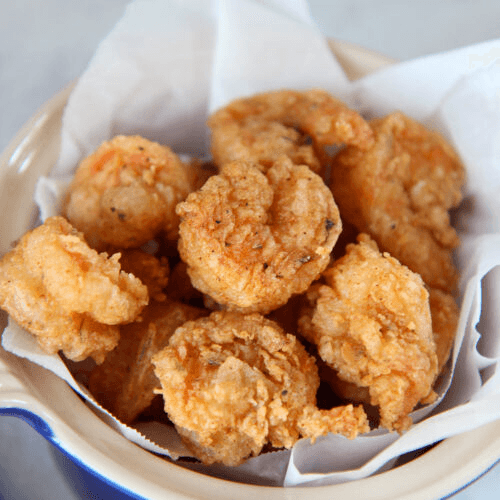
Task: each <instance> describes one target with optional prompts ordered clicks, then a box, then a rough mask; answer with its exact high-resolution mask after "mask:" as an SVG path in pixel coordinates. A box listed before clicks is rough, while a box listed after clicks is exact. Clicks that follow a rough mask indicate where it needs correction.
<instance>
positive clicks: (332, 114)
mask: <svg viewBox="0 0 500 500" xmlns="http://www.w3.org/2000/svg"><path fill="white" fill-rule="evenodd" d="M208 126H209V127H210V129H211V151H212V155H213V157H214V160H215V162H216V164H217V165H219V166H222V165H224V164H225V163H228V162H231V161H234V160H245V161H251V162H253V163H256V164H259V165H260V166H261V167H262V168H263V169H266V168H269V167H270V166H271V165H272V164H273V163H274V161H276V160H277V159H278V158H279V157H280V156H281V155H282V154H285V155H287V156H289V157H290V159H291V160H292V161H293V162H294V163H296V164H306V165H308V166H309V167H310V168H311V170H313V171H315V172H317V173H320V170H321V162H320V158H322V157H323V155H324V152H323V148H324V146H331V145H338V144H351V145H356V146H357V147H359V148H362V149H366V148H367V147H369V146H370V145H371V144H372V142H373V133H372V131H371V129H370V127H369V126H368V124H367V123H366V121H365V120H364V119H363V118H362V117H361V115H359V114H358V113H357V112H356V111H354V110H352V109H350V108H348V107H347V106H346V105H345V104H344V103H343V102H341V101H340V100H338V99H336V98H335V97H333V96H332V95H330V94H329V93H328V92H326V91H324V90H319V89H312V90H307V91H302V92H300V91H295V90H278V91H273V92H265V93H262V94H256V95H253V96H250V97H246V98H242V99H236V100H234V101H232V102H231V103H229V104H228V105H227V106H225V107H224V108H222V109H220V110H217V111H216V112H215V113H214V114H213V115H212V116H211V117H210V118H209V120H208ZM309 142H310V143H309Z"/></svg>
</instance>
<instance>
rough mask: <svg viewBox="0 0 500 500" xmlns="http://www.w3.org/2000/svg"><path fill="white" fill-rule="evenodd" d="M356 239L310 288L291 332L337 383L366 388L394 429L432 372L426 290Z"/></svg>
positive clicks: (423, 392) (401, 426) (428, 387)
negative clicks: (311, 347)
mask: <svg viewBox="0 0 500 500" xmlns="http://www.w3.org/2000/svg"><path fill="white" fill-rule="evenodd" d="M358 240H359V243H358V244H351V245H348V246H347V254H346V255H345V256H344V257H342V258H340V259H339V260H338V261H336V262H335V263H334V264H333V265H332V266H331V267H330V268H328V269H327V270H326V271H325V272H324V273H323V277H324V279H325V281H326V285H321V284H318V285H314V286H313V287H311V289H310V291H309V292H308V299H309V301H310V306H309V308H306V310H305V311H304V313H303V315H302V316H301V318H300V319H299V330H300V332H301V333H302V334H303V335H304V336H305V337H306V338H307V339H308V340H309V341H310V342H313V343H314V344H316V346H317V348H318V353H319V355H320V357H321V358H322V359H323V361H325V362H326V363H327V364H328V365H330V366H331V367H332V368H334V370H335V371H336V372H337V375H338V378H339V379H340V380H343V381H346V382H347V383H349V384H356V385H357V386H360V387H361V388H368V389H369V394H370V402H371V404H372V405H374V406H378V407H379V411H380V416H381V425H382V426H383V427H386V428H388V429H396V430H398V431H401V430H405V429H407V428H408V427H409V426H410V425H411V418H410V417H409V416H408V415H409V413H410V412H411V411H412V410H413V409H414V407H415V406H416V405H417V404H418V403H419V402H420V401H421V400H423V399H424V398H427V397H429V396H430V394H432V392H433V391H432V386H433V383H434V380H435V379H436V376H437V373H438V371H437V370H438V361H437V356H436V345H435V342H434V338H433V333H432V324H431V314H430V308H429V297H428V292H427V290H426V289H425V286H424V283H423V282H422V280H421V278H420V276H418V275H417V274H415V273H413V272H411V271H410V270H409V269H408V268H407V267H405V266H403V265H401V264H400V263H399V262H398V261H397V260H396V259H394V258H393V257H391V256H390V255H388V254H384V255H382V254H381V253H380V252H379V251H378V249H377V246H376V244H375V243H374V242H373V240H370V238H369V237H368V236H367V235H360V237H359V238H358Z"/></svg>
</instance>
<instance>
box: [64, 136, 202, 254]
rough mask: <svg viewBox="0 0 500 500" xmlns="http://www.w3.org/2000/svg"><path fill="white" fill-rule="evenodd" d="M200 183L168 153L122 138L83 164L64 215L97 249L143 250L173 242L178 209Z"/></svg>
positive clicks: (151, 144) (156, 146)
mask: <svg viewBox="0 0 500 500" xmlns="http://www.w3.org/2000/svg"><path fill="white" fill-rule="evenodd" d="M199 180H200V179H199V176H198V174H197V173H196V172H195V170H193V169H191V168H190V166H189V165H188V164H185V163H183V162H182V161H181V160H180V159H179V158H178V157H177V155H175V154H174V153H173V152H172V151H171V150H170V149H169V148H167V147H165V146H162V145H160V144H157V143H155V142H151V141H149V140H147V139H144V138H142V137H139V136H123V135H119V136H116V137H114V138H113V139H112V140H110V141H107V142H104V143H103V144H102V145H101V146H100V147H99V148H98V149H97V150H96V151H95V152H94V153H93V154H91V155H90V156H88V157H87V158H85V159H84V160H83V161H82V162H81V163H80V165H79V166H78V169H77V171H76V173H75V176H74V179H73V182H72V184H71V186H70V188H69V191H68V194H67V198H66V201H65V204H64V207H63V212H64V214H65V215H66V216H67V218H68V219H69V221H70V222H71V223H72V224H73V225H74V226H75V227H76V228H77V229H78V230H79V231H82V232H83V233H84V234H85V238H86V239H87V241H88V242H89V244H90V245H91V246H92V247H94V248H98V249H102V248H103V247H104V246H106V245H111V246H114V247H116V248H131V247H139V246H141V245H142V244H144V243H146V242H147V241H149V240H150V239H152V238H154V237H155V236H156V235H157V234H159V233H165V234H166V235H167V237H168V238H170V239H174V240H175V239H176V238H177V228H178V223H179V221H178V217H177V216H176V214H175V206H176V204H177V203H178V202H179V201H182V200H183V199H184V198H185V197H186V196H187V195H188V193H189V192H190V191H192V190H193V189H194V188H195V187H196V186H197V183H199Z"/></svg>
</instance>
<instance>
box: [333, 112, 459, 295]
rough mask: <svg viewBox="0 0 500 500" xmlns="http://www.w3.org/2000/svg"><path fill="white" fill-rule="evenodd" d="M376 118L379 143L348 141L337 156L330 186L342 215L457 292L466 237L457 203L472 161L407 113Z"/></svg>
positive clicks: (428, 278)
mask: <svg viewBox="0 0 500 500" xmlns="http://www.w3.org/2000/svg"><path fill="white" fill-rule="evenodd" d="M370 125H371V127H372V128H373V131H374V133H375V145H374V146H373V147H371V148H370V149H368V150H366V151H361V150H360V149H359V148H355V147H347V148H345V149H344V150H343V151H341V152H340V153H339V154H338V155H337V156H336V157H335V158H334V161H333V166H332V172H331V184H330V187H331V189H332V192H333V195H334V197H335V201H336V202H337V204H338V205H339V209H340V211H341V215H342V217H343V218H345V219H346V220H348V221H349V222H351V223H352V224H354V225H355V226H356V227H357V228H358V230H359V231H362V232H366V233H368V234H370V236H372V238H374V239H375V241H376V242H377V244H378V245H379V247H380V249H381V250H382V251H387V252H389V253H390V254H391V255H392V256H393V257H395V258H397V259H398V260H399V261H400V262H401V263H403V264H405V265H406V266H408V267H409V268H410V269H411V270H412V271H414V272H416V273H419V274H420V275H421V276H422V278H423V279H424V281H425V282H426V283H427V284H428V285H429V286H431V287H433V288H440V289H442V290H444V291H447V292H451V291H452V290H454V288H455V285H456V279H457V271H456V269H455V266H454V264H453V260H452V250H453V249H454V248H455V247H456V246H457V245H458V243H459V240H458V237H457V234H456V232H455V230H454V229H453V228H452V227H451V224H450V217H449V210H450V209H451V208H453V207H456V206H457V205H458V204H459V203H460V201H461V199H462V193H461V188H462V186H463V183H464V180H465V171H464V167H463V165H462V163H461V161H460V159H459V157H458V155H457V154H456V153H455V151H454V150H453V149H452V147H451V146H450V145H449V144H448V143H447V142H446V141H445V140H444V139H443V138H442V137H441V136H440V135H439V134H437V133H435V132H431V131H429V130H427V129H426V128H425V127H423V126H422V125H421V124H419V123H417V122H416V121H414V120H412V119H411V118H409V117H407V116H405V115H403V114H402V113H392V114H390V115H388V116H386V117H385V118H380V119H376V120H372V121H371V122H370Z"/></svg>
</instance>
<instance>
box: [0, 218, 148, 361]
mask: <svg viewBox="0 0 500 500" xmlns="http://www.w3.org/2000/svg"><path fill="white" fill-rule="evenodd" d="M118 258H119V255H114V256H112V257H109V258H108V256H107V254H98V253H97V252H96V251H95V250H92V249H91V248H90V247H89V246H88V245H87V244H86V243H85V240H84V239H83V235H82V234H81V233H78V232H77V231H76V230H75V229H74V228H73V227H72V226H71V225H70V224H69V223H68V222H67V221H66V220H65V219H64V218H62V217H51V218H49V219H47V221H46V222H45V223H44V224H43V225H41V226H39V227H37V228H35V229H34V230H32V231H30V232H28V233H26V234H25V235H24V236H23V237H22V238H21V240H20V241H19V243H18V244H17V245H16V247H15V248H14V249H13V250H12V251H11V252H9V253H8V254H7V255H6V256H4V257H3V259H2V261H1V263H0V306H1V307H2V308H3V309H5V310H6V311H7V312H8V313H9V314H10V315H11V316H12V317H13V318H14V319H15V320H16V322H17V323H19V324H20V325H21V326H22V327H24V328H25V329H26V330H28V331H29V332H31V333H33V334H34V335H35V336H36V337H37V340H38V342H39V343H40V345H41V346H42V347H43V348H44V349H45V350H46V351H48V352H51V353H53V352H57V351H58V350H62V351H63V352H64V354H65V355H66V356H67V357H68V358H69V359H72V360H75V361H78V360H82V359H84V358H86V357H88V356H92V357H93V358H94V359H95V360H96V361H97V362H102V360H103V359H104V357H105V355H106V353H107V352H108V351H110V350H111V349H113V348H114V347H115V345H116V344H117V342H118V337H119V333H118V328H117V327H116V326H115V325H118V324H120V323H126V322H130V321H133V320H134V319H135V318H136V317H137V316H138V315H139V314H140V312H141V311H142V309H143V307H144V306H145V305H146V304H147V302H148V293H147V288H146V287H145V286H144V285H143V284H142V283H141V282H140V280H139V279H137V278H136V277H135V276H133V275H129V274H127V273H124V272H123V271H121V270H120V265H119V263H118Z"/></svg>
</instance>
